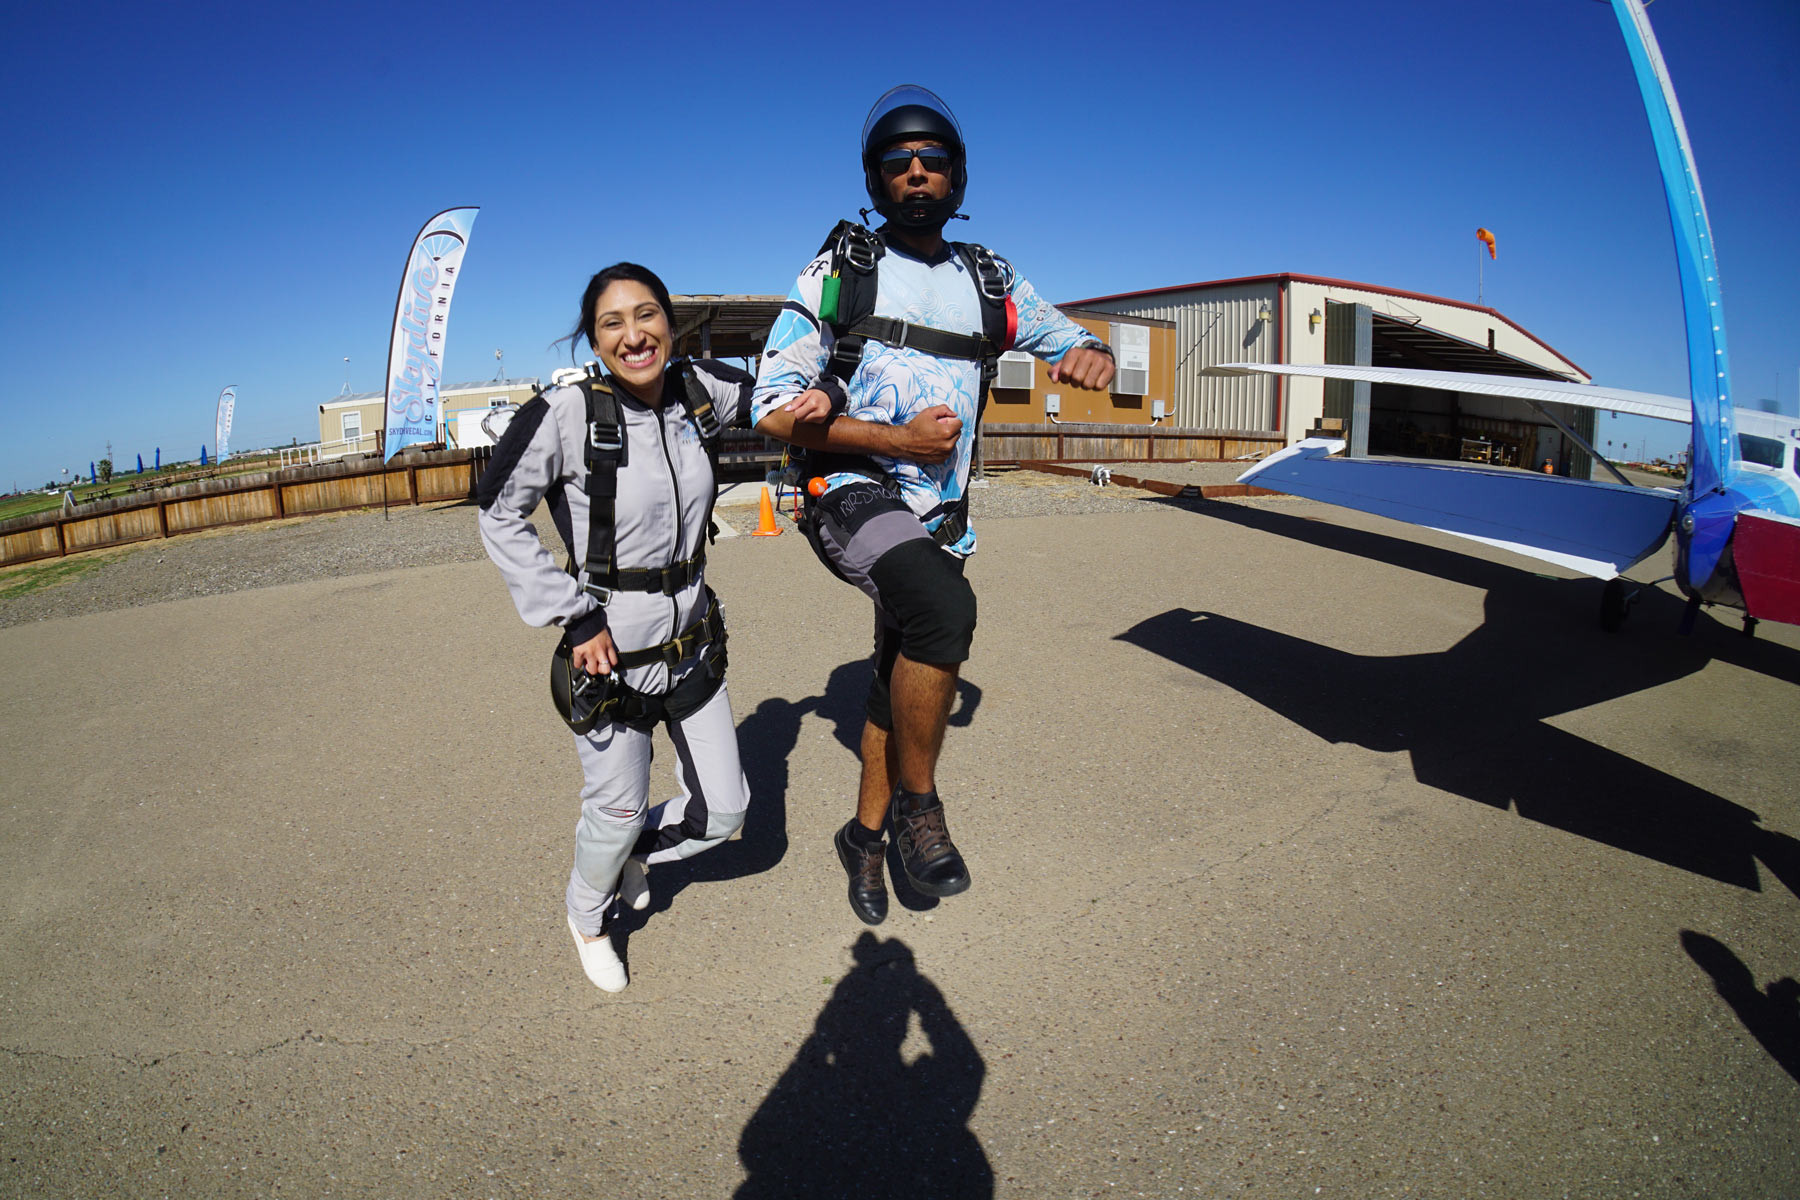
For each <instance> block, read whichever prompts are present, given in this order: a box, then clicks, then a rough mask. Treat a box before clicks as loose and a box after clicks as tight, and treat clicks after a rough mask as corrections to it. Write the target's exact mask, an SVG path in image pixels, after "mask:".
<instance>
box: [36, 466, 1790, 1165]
mask: <svg viewBox="0 0 1800 1200" xmlns="http://www.w3.org/2000/svg"><path fill="white" fill-rule="evenodd" d="M1452 545H1453V543H1452V540H1451V539H1448V538H1438V537H1435V536H1433V535H1430V534H1423V533H1419V532H1417V531H1411V530H1405V529H1402V528H1401V527H1399V526H1395V525H1392V524H1389V523H1386V522H1382V521H1379V520H1377V519H1375V518H1365V517H1362V516H1359V515H1357V514H1354V513H1348V512H1344V511H1341V510H1335V509H1329V508H1325V507H1322V506H1318V505H1314V504H1311V503H1309V502H1304V501H1294V500H1286V499H1283V500H1275V501H1270V500H1259V501H1252V502H1247V503H1231V502H1197V503H1190V504H1185V505H1183V504H1177V503H1164V502H1159V501H1151V500H1146V501H1145V502H1144V508H1143V510H1142V511H1137V512H1130V513H1119V514H1104V515H1092V516H1056V517H1022V518H1015V519H1010V520H996V521H990V522H988V523H986V524H984V525H983V526H982V528H981V553H980V554H978V555H977V556H976V558H975V559H974V560H973V561H972V563H971V566H970V575H971V578H972V579H973V580H974V582H975V586H976V589H977V592H978V594H979V596H980V600H981V627H980V630H979V633H978V636H977V641H976V649H975V657H974V659H973V661H971V662H970V663H969V664H968V667H967V670H966V672H965V676H964V683H963V686H962V689H961V697H960V701H959V704H958V707H957V709H956V711H955V714H954V715H953V725H952V728H951V730H950V732H949V737H948V741H947V748H946V752H945V755H944V759H943V764H942V769H941V772H940V780H939V781H940V789H941V791H942V793H943V794H944V796H945V797H946V799H947V801H948V805H949V817H950V827H951V830H952V831H953V833H954V834H955V835H956V838H957V841H958V843H959V844H960V845H961V846H962V847H963V849H964V851H965V853H966V854H967V856H968V858H969V861H970V865H971V870H972V873H973V875H974V879H975V884H974V887H973V888H972V889H971V890H970V891H969V892H967V893H966V894H964V895H962V896H958V897H954V898H952V899H949V900H945V901H942V902H933V901H929V900H924V899H923V898H920V897H917V896H915V895H910V894H903V895H902V896H901V897H900V898H899V899H900V902H899V903H897V904H896V906H895V910H894V913H893V915H891V916H890V917H889V919H888V921H887V923H886V924H885V925H883V926H881V927H879V928H878V929H874V930H868V929H865V928H864V927H863V926H861V925H859V924H858V923H857V922H856V920H855V919H854V917H853V916H852V914H851V912H850V910H849V908H848V906H847V905H846V903H845V900H844V896H843V892H844V883H845V881H844V876H843V873H842V871H841V870H840V868H839V867H838V865H837V862H836V860H835V858H834V856H833V854H832V850H831V844H830V838H831V834H832V831H833V830H834V829H835V828H836V827H837V826H838V825H839V824H840V823H841V822H842V821H843V820H844V819H845V818H846V817H847V816H848V814H849V812H850V810H851V805H852V800H851V797H852V792H853V788H854V781H855V777H856V761H855V757H854V754H853V752H852V749H851V745H852V744H853V743H854V740H855V737H856V735H857V732H858V730H859V727H860V721H861V716H860V699H861V693H862V690H863V687H864V681H865V679H866V667H865V665H864V664H863V662H862V656H863V655H864V654H865V653H866V651H867V649H868V634H869V612H868V607H867V604H866V603H865V602H864V601H863V600H861V599H860V598H859V597H858V596H857V595H856V594H854V593H853V592H851V590H850V589H848V588H847V587H844V586H843V585H841V584H838V583H836V582H835V581H833V580H831V579H830V578H828V577H827V575H826V574H825V572H824V570H823V569H822V568H820V567H819V566H818V565H817V564H816V563H815V562H814V561H813V559H812V556H811V554H810V552H809V551H808V549H807V547H806V545H805V543H804V542H803V540H802V539H801V538H800V537H798V536H795V535H794V534H793V533H791V532H790V533H788V534H787V535H784V536H781V537H776V538H765V539H757V538H750V537H738V538H733V539H730V540H721V541H720V542H719V544H718V545H717V546H716V547H715V548H714V550H713V557H712V564H711V566H710V568H709V572H708V574H709V577H710V579H711V582H712V583H713V586H714V587H715V589H716V590H717V591H718V592H719V593H720V595H721V596H723V597H724V600H725V603H726V607H727V611H728V616H729V620H730V623H731V629H732V643H731V653H732V667H731V685H730V686H731V695H732V702H733V708H734V710H735V712H736V714H737V718H738V721H739V723H740V739H741V744H742V747H743V754H744V760H745V767H746V770H747V772H748V775H749V778H750V781H751V785H752V788H753V794H754V799H753V802H752V807H751V811H750V817H749V823H748V825H747V827H746V830H745V832H744V835H743V837H742V838H741V839H740V840H738V841H734V842H730V843H727V844H726V845H724V846H722V847H720V848H718V849H717V850H715V851H713V852H712V853H710V854H707V855H704V856H702V857H700V858H698V859H695V860H693V861H692V862H691V863H688V864H683V865H680V866H675V867H666V868H658V869H657V870H655V871H654V872H653V873H652V875H651V884H652V887H653V890H654V902H653V904H652V907H651V909H650V911H649V912H648V913H647V914H645V915H643V916H637V915H632V916H630V917H629V918H628V920H627V921H626V922H625V923H624V928H625V929H626V930H627V932H626V934H625V954H626V957H627V960H628V962H629V965H630V969H631V976H632V983H631V986H630V987H629V988H628V989H627V990H626V991H625V992H623V993H621V994H619V995H617V996H609V995H605V994H603V993H601V992H599V991H597V990H596V989H594V988H593V987H592V986H591V985H590V984H588V982H587V981H586V979H585V978H584V977H583V975H582V973H581V971H580V968H579V966H578V964H577V961H576V956H575V951H574V947H573V946H572V945H571V943H570V939H569V934H568V931H567V929H566V927H565V926H564V923H563V915H562V889H563V883H564V880H565V878H566V875H567V872H568V868H569V859H570V847H571V834H572V831H573V827H574V823H575V819H576V811H577V803H578V802H577V800H576V791H577V788H578V786H579V781H580V776H579V771H578V768H577V765H576V761H575V756H574V754H573V752H572V749H571V746H570V744H569V735H568V733H567V731H566V730H564V729H563V728H562V726H561V725H560V724H558V723H557V721H556V720H555V718H554V717H553V716H552V715H551V713H550V711H549V708H548V702H547V698H546V695H545V691H546V689H545V686H544V682H545V681H544V672H545V670H546V667H547V659H548V657H549V652H550V642H549V640H548V639H547V637H546V635H545V634H544V633H543V632H542V631H538V630H532V629H528V628H526V627H525V626H524V625H522V624H521V623H520V622H519V620H518V619H517V617H516V616H515V615H514V613H513V610H512V608H511V605H510V602H509V601H508V598H507V596H506V594H505V590H504V588H503V587H502V585H501V583H500V580H499V578H498V576H497V574H496V573H495V572H494V570H493V569H492V568H491V567H490V566H488V565H487V564H485V563H481V562H473V563H453V564H446V565H441V566H428V567H420V568H413V569H406V570H393V571H386V572H382V573H376V574H362V575H355V576H350V577H345V578H336V579H324V580H317V581H314V582H308V583H300V584H290V585H285V586H279V587H270V588H263V589H260V590H253V591H243V592H237V593H233V594H228V595H213V596H202V597H197V598H193V599H187V600H179V601H174V602H169V603H162V604H156V605H151V606H148V607H142V608H137V609H132V610H127V611H118V612H107V613H98V614H94V615H90V616H82V617H77V618H70V619H64V620H52V621H44V622H40V623H36V624H32V625H29V626H19V627H14V628H8V629H0V669H3V670H4V673H5V675H4V677H5V680H6V686H5V689H4V694H3V695H0V713H3V714H4V722H5V730H6V734H7V736H6V737H5V739H4V742H3V744H0V898H3V900H4V905H5V912H6V920H5V922H4V925H3V926H0V946H3V947H4V958H3V961H4V972H3V979H0V1048H3V1050H4V1053H3V1054H0V1194H4V1195H6V1196H32V1197H37V1196H44V1197H52V1196H53V1197H87V1196H93V1197H100V1196H106V1197H122V1196H123V1197H154V1196H174V1197H195V1196H201V1197H208V1196H303V1197H311V1196H369V1197H449V1196H454V1197H465V1196H467V1197H481V1196H503V1197H527V1196H529V1197H559V1196H582V1197H592V1196H608V1195H613V1196H630V1197H665V1196H666V1197H690V1196H694V1197H711V1196H718V1197H723V1196H734V1195H735V1196H738V1197H763V1196H770V1197H773V1196H782V1197H843V1196H849V1195H852V1194H854V1195H857V1196H871V1197H884V1196H896V1197H897V1196H908V1197H939V1196H942V1197H960V1196H987V1195H1001V1196H1031V1197H1040V1196H1083V1197H1085V1196H1154V1197H1185V1196H1215V1195H1252V1196H1272V1197H1299V1196H1325V1197H1331V1196H1342V1197H1358V1198H1362V1197H1387V1196H1429V1197H1435V1196H1444V1197H1452V1196H1453V1197H1539V1196H1579V1197H1627V1196H1659V1197H1660V1196H1693V1197H1738V1198H1754V1197H1771V1198H1774V1197H1789V1198H1791V1197H1793V1196H1795V1195H1800V1137H1797V1136H1796V1134H1797V1131H1800V984H1796V982H1795V976H1796V975H1800V919H1797V918H1800V842H1797V841H1796V835H1800V787H1797V786H1796V783H1795V780H1796V779H1797V778H1800V739H1796V737H1795V730H1796V725H1797V721H1796V718H1797V717H1800V631H1797V630H1795V629H1791V628H1785V627H1778V626H1772V625H1765V626H1764V627H1763V628H1762V629H1761V630H1760V631H1759V632H1758V635H1757V637H1756V638H1754V639H1746V638H1744V637H1742V636H1741V635H1740V634H1739V633H1738V632H1737V629H1736V623H1735V621H1732V620H1730V619H1729V614H1725V615H1724V616H1723V617H1722V619H1714V618H1713V617H1712V616H1710V615H1709V616H1707V617H1703V618H1702V619H1701V621H1700V628H1699V629H1698V631H1697V632H1696V633H1695V634H1694V635H1693V636H1692V637H1689V638H1682V637H1679V636H1677V635H1676V634H1675V632H1674V628H1675V625H1676V622H1677V619H1678V617H1679V614H1680V609H1681V605H1680V602H1679V600H1678V599H1677V598H1675V597H1674V596H1673V595H1672V594H1670V593H1668V592H1667V591H1652V592H1650V593H1648V594H1647V595H1646V597H1645V599H1644V600H1643V601H1642V602H1641V603H1639V604H1638V605H1637V607H1636V608H1635V610H1634V611H1633V613H1632V616H1631V620H1630V622H1629V624H1628V625H1627V626H1626V628H1625V629H1624V630H1623V631H1622V632H1621V633H1619V634H1617V635H1611V636H1608V635H1604V634H1602V633H1600V632H1599V630H1598V629H1597V628H1596V619H1595V618H1596V611H1597V607H1598V602H1599V585H1598V584H1596V583H1593V582H1592V581H1583V580H1565V579H1557V578H1550V577H1547V576H1544V575H1539V574H1535V573H1533V572H1532V571H1531V570H1529V569H1526V568H1523V567H1521V566H1518V565H1516V564H1515V563H1514V561H1513V560H1510V559H1507V560H1505V561H1502V555H1501V554H1500V552H1498V551H1491V552H1490V551H1487V550H1484V549H1482V548H1480V547H1476V546H1472V545H1464V544H1460V543H1456V544H1454V547H1455V548H1454V549H1452V548H1451V547H1452ZM1657 566H1658V568H1659V569H1661V567H1662V564H1661V563H1658V564H1657ZM1649 573H1651V572H1646V574H1649ZM660 747H661V750H662V754H661V760H659V763H658V769H659V771H663V772H665V777H666V771H667V760H668V759H671V758H672V757H673V755H672V753H670V752H669V749H668V746H667V744H666V742H663V743H661V744H660ZM658 786H659V789H660V788H661V787H663V786H666V785H665V784H664V783H662V782H659V784H658Z"/></svg>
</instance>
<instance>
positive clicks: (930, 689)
mask: <svg viewBox="0 0 1800 1200" xmlns="http://www.w3.org/2000/svg"><path fill="white" fill-rule="evenodd" d="M957 669H958V664H954V663H953V664H951V665H949V666H938V665H936V664H934V663H920V662H914V661H913V660H912V659H910V658H907V657H906V656H905V655H904V654H901V655H898V656H896V657H895V659H894V673H893V677H892V679H891V681H890V683H889V686H888V694H889V695H890V696H891V697H892V704H893V710H894V731H893V732H892V733H889V732H888V731H887V730H885V729H883V728H881V727H880V726H879V725H876V724H875V723H874V722H872V721H871V722H869V723H867V724H865V725H864V726H863V735H862V747H861V749H862V782H861V784H860V786H859V787H858V788H857V793H856V819H857V820H858V821H860V822H861V823H862V826H863V828H864V829H880V828H881V827H882V825H883V823H884V822H885V821H886V820H887V810H888V802H889V801H890V800H892V799H893V796H894V784H895V783H899V784H900V786H901V787H904V788H905V789H906V790H907V791H909V792H929V791H932V790H933V789H934V788H936V787H937V760H938V755H939V754H940V753H941V752H942V751H943V748H944V727H945V725H947V724H948V723H949V718H950V702H951V700H952V699H954V698H955V696H956V675H957Z"/></svg>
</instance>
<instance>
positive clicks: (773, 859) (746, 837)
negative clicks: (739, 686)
mask: <svg viewBox="0 0 1800 1200" xmlns="http://www.w3.org/2000/svg"><path fill="white" fill-rule="evenodd" d="M870 671H871V666H870V664H869V662H868V661H867V660H862V661H858V662H851V663H845V664H843V665H842V666H840V667H838V668H836V669H835V670H834V671H832V673H831V676H830V678H829V679H828V680H827V681H826V684H825V690H824V692H823V693H821V694H819V695H817V696H808V697H806V698H805V699H803V700H783V699H779V698H776V697H771V698H769V699H766V700H764V701H763V702H762V703H761V704H759V705H757V706H756V708H755V710H754V711H752V712H751V713H750V714H749V715H748V716H746V717H745V718H744V719H743V720H741V721H739V722H738V758H739V761H740V762H741V763H742V765H743V768H744V778H745V779H746V780H747V781H748V782H749V784H750V808H749V811H748V812H746V813H745V814H744V831H743V833H742V834H741V835H740V836H739V837H738V838H736V839H735V840H732V841H728V842H726V843H725V844H723V845H721V846H715V847H713V848H712V849H711V850H709V851H707V852H706V853H704V854H698V855H695V856H694V857H693V858H688V859H682V860H680V861H678V862H672V863H661V864H658V865H657V866H656V868H655V869H654V870H653V872H652V878H651V885H650V907H649V908H648V909H646V910H645V911H643V912H641V913H640V912H635V911H633V910H631V909H626V908H621V910H620V913H619V919H618V922H617V924H616V926H615V929H616V933H617V936H616V938H615V944H616V945H618V946H619V947H620V953H621V954H624V953H625V952H626V950H625V947H626V946H627V945H628V944H629V941H630V937H631V935H632V933H633V932H635V931H636V930H638V929H641V928H643V925H644V922H645V921H647V920H649V919H650V918H651V917H653V916H655V915H656V914H657V913H661V912H666V911H668V909H669V907H670V902H671V901H672V900H673V899H674V897H675V896H676V895H677V894H679V893H680V892H681V891H682V890H683V889H684V888H686V887H687V886H688V885H689V884H694V883H718V882H722V881H724V880H728V879H741V878H744V877H746V876H749V875H760V874H762V873H763V872H764V871H769V870H773V869H774V868H775V866H776V865H777V864H779V863H780V862H781V860H782V859H783V858H784V857H785V856H786V855H787V848H788V833H787V800H788V790H789V788H790V786H792V783H793V780H792V778H791V776H790V773H789V770H788V760H789V758H791V757H792V756H793V753H794V747H795V746H796V745H798V743H799V740H800V727H801V723H802V722H803V721H804V720H805V719H806V717H808V716H810V715H813V714H817V715H819V716H821V717H824V718H825V719H827V720H829V721H830V722H831V723H832V726H833V731H834V733H835V736H836V737H837V740H838V741H839V742H841V743H843V745H844V746H845V747H847V748H848V749H849V750H850V751H851V752H852V753H855V752H856V750H857V749H858V747H859V746H860V745H861V744H862V730H863V722H864V720H865V715H864V707H863V706H864V700H865V698H866V697H867V695H868V690H869V677H870ZM957 697H958V699H957V702H956V704H955V707H954V708H953V710H952V711H951V714H950V724H951V725H953V726H959V725H960V726H966V725H968V723H969V721H970V720H971V719H972V718H973V716H974V712H975V709H976V708H977V707H978V706H979V705H980V704H981V689H980V688H979V687H977V686H975V685H974V684H972V683H970V682H968V681H967V680H959V681H958V684H957ZM802 782H803V783H805V782H807V781H802ZM812 785H813V786H812V788H810V789H809V790H810V791H813V792H815V793H816V790H817V781H812ZM841 790H842V796H843V799H842V805H843V811H844V814H845V817H846V818H847V817H848V816H849V815H850V814H851V813H853V812H854V811H855V803H856V772H855V770H854V769H852V770H850V771H847V772H846V773H845V774H844V776H843V780H842V783H841ZM892 875H893V882H894V885H895V886H894V896H895V899H897V900H898V901H899V902H900V903H901V904H902V905H905V906H906V907H908V908H912V909H915V910H924V909H929V908H933V907H935V906H936V905H937V901H936V900H935V899H932V898H931V897H929V896H924V895H921V894H919V893H918V892H916V891H914V890H913V888H912V887H911V886H910V885H909V884H908V883H907V882H906V878H905V876H904V874H903V873H902V872H901V870H900V866H899V859H898V858H895V859H894V860H893V871H892Z"/></svg>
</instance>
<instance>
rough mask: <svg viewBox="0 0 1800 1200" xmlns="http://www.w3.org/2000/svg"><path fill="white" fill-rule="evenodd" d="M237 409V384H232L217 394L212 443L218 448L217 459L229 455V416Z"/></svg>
mask: <svg viewBox="0 0 1800 1200" xmlns="http://www.w3.org/2000/svg"><path fill="white" fill-rule="evenodd" d="M236 408H237V384H235V383H234V384H232V385H231V386H230V387H228V388H226V389H225V390H224V391H222V392H220V393H219V415H218V416H217V418H215V419H214V421H213V434H214V436H213V442H214V443H215V444H216V445H217V446H218V447H219V457H220V458H224V457H226V456H227V455H229V454H230V453H231V451H230V450H228V449H227V448H226V447H228V446H229V445H230V444H231V414H232V412H233V411H234V410H235V409H236Z"/></svg>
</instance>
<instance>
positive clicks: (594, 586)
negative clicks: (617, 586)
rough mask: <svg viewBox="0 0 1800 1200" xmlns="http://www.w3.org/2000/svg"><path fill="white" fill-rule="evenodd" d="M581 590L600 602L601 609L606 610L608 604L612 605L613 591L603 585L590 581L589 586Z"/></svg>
mask: <svg viewBox="0 0 1800 1200" xmlns="http://www.w3.org/2000/svg"><path fill="white" fill-rule="evenodd" d="M581 590H582V591H584V592H586V593H587V594H588V595H590V596H592V597H593V598H594V599H596V600H598V601H599V602H600V607H601V608H605V607H606V606H607V605H608V604H611V603H612V598H613V590H612V589H611V588H609V587H607V586H606V585H605V584H603V583H595V582H594V581H593V580H591V579H590V580H589V581H588V583H587V586H585V587H583V588H582V589H581Z"/></svg>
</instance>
